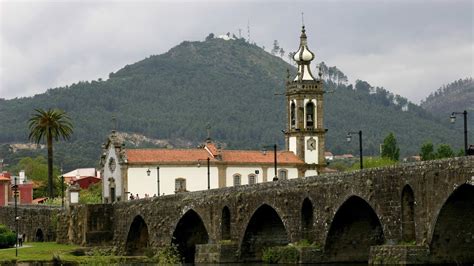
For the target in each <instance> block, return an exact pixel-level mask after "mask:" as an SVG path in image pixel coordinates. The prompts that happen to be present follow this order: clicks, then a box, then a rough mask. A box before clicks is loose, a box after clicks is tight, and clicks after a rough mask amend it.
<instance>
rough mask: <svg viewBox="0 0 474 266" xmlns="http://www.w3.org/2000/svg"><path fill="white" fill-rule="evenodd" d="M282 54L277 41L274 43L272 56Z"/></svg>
mask: <svg viewBox="0 0 474 266" xmlns="http://www.w3.org/2000/svg"><path fill="white" fill-rule="evenodd" d="M279 52H280V45H279V44H278V41H277V40H274V41H273V49H272V51H271V54H272V55H277V54H278V53H279Z"/></svg>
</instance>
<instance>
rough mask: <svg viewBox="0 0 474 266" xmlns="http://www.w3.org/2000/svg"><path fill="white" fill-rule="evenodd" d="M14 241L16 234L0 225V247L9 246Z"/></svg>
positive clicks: (12, 244)
mask: <svg viewBox="0 0 474 266" xmlns="http://www.w3.org/2000/svg"><path fill="white" fill-rule="evenodd" d="M15 243H16V234H15V233H14V232H13V231H11V230H10V229H8V228H7V227H6V226H5V225H0V248H10V247H13V246H14V245H15Z"/></svg>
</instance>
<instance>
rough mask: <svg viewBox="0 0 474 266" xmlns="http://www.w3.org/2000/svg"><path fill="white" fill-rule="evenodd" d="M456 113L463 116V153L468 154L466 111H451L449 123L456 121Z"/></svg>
mask: <svg viewBox="0 0 474 266" xmlns="http://www.w3.org/2000/svg"><path fill="white" fill-rule="evenodd" d="M456 115H463V116H464V155H465V156H467V155H468V148H467V111H466V110H464V112H452V113H451V116H450V117H449V118H450V120H451V123H452V124H454V123H455V122H456Z"/></svg>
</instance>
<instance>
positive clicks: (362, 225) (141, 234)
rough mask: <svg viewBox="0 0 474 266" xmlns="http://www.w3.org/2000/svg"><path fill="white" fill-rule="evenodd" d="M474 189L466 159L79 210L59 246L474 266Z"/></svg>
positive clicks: (65, 222) (190, 255)
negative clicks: (276, 248) (304, 244)
mask: <svg viewBox="0 0 474 266" xmlns="http://www.w3.org/2000/svg"><path fill="white" fill-rule="evenodd" d="M473 185H474V157H461V158H454V159H446V160H437V161H428V162H421V163H410V164H400V165H396V166H391V167H385V168H375V169H365V170H362V171H355V172H348V173H338V174H328V175H322V176H317V177H306V178H299V179H294V180H285V181H283V180H282V181H277V182H268V183H262V184H257V185H250V186H237V187H228V188H222V189H214V190H210V191H199V192H192V193H179V194H176V195H169V196H163V197H157V198H150V199H141V200H135V201H128V202H119V203H114V204H112V205H110V204H109V205H107V204H99V205H88V206H74V207H73V208H71V209H70V210H68V211H64V212H63V213H62V214H61V215H60V217H59V219H58V221H60V224H61V225H60V226H59V227H58V234H57V235H58V238H57V239H58V241H59V242H73V243H77V244H81V245H109V246H114V247H116V250H117V252H118V253H121V254H127V250H129V249H130V247H134V248H136V247H148V248H151V249H158V248H160V247H164V246H168V245H170V243H175V244H178V245H180V249H179V250H180V252H182V254H183V256H185V257H186V261H188V262H193V261H195V258H197V259H198V261H204V262H205V261H213V262H219V261H220V260H222V261H226V262H230V261H231V260H234V261H252V260H255V261H258V260H260V257H259V254H261V251H262V248H263V247H264V246H272V245H281V244H285V243H295V242H299V241H301V240H303V239H308V240H309V239H310V240H311V241H312V242H314V243H316V244H315V246H317V247H319V249H320V250H321V251H318V252H316V253H315V252H311V251H308V252H306V253H307V254H310V253H313V254H317V257H318V259H317V260H318V261H317V262H326V263H327V262H356V261H360V262H369V261H370V262H371V263H384V261H386V262H389V261H390V262H391V263H392V262H393V260H391V259H386V260H384V259H383V256H385V255H383V254H392V255H390V256H392V257H393V258H400V259H399V261H400V262H401V263H403V262H405V263H408V262H416V263H421V262H424V263H427V262H431V263H436V262H471V263H472V262H473V261H474V234H473V231H474V196H473V195H474V186H473ZM407 186H409V189H407ZM404 191H405V192H404ZM406 191H409V193H412V195H410V196H409V197H405V196H403V195H402V194H404V193H407V192H406ZM402 198H404V199H406V198H407V199H408V200H403V199H402ZM412 199H413V200H412ZM303 203H304V204H303ZM407 204H408V205H409V206H402V205H407ZM12 209H13V208H10V207H9V208H0V214H1V216H0V223H5V222H4V221H6V220H11V219H9V218H8V219H5V217H7V216H8V217H11V215H12V213H11V210H12ZM402 209H404V210H407V209H408V210H411V211H403V212H402ZM224 210H225V211H224ZM28 211H31V212H34V211H36V210H34V209H29V210H28ZM28 211H27V210H26V209H25V210H24V212H28ZM51 212H55V211H52V210H51ZM43 215H44V219H45V220H47V217H50V216H51V215H50V214H46V213H44V214H43ZM24 216H25V217H27V216H28V215H25V214H24ZM402 216H403V217H402ZM406 216H408V217H406ZM223 217H225V218H223ZM402 220H403V221H404V224H410V225H412V226H404V227H402V222H401V221H402ZM410 221H411V222H410ZM7 224H9V225H11V223H8V222H7ZM45 224H48V222H45ZM132 227H133V228H132ZM177 228H178V229H177ZM270 228H272V229H271V230H272V232H275V233H273V234H269V233H268V232H269V230H270ZM403 228H404V229H403ZM407 228H408V229H407ZM413 228H414V233H413V234H411V233H406V232H402V231H406V230H413ZM44 230H47V229H44ZM183 230H185V231H187V232H189V233H183ZM31 232H32V231H31ZM28 234H29V235H31V234H32V233H28ZM131 234H134V235H131ZM410 237H411V238H413V239H410ZM407 240H408V241H409V243H407V242H406V241H407ZM131 242H134V243H131ZM204 244H206V246H201V245H204ZM212 245H215V246H214V247H213V246H212ZM371 247H372V248H371ZM222 250H225V252H226V254H223V253H222V252H223V251H222ZM229 250H233V251H232V252H231V251H229ZM205 252H210V253H209V255H206V254H204V253H205ZM219 252H221V253H219ZM229 252H231V254H232V255H230V256H229V255H228V254H229ZM211 253H212V254H211ZM306 253H304V252H303V253H301V254H306ZM137 254H138V253H137ZM380 254H382V255H380ZM417 254H418V255H417ZM313 256H314V255H313ZM381 256H382V257H381ZM387 256H388V255H387ZM219 258H221V259H219ZM300 261H302V262H310V261H308V258H300ZM314 262H316V261H314Z"/></svg>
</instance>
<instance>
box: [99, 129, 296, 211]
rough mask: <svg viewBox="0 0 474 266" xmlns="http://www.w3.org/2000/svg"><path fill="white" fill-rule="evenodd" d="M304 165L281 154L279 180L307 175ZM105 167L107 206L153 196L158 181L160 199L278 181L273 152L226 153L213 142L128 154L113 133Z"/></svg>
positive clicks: (107, 144) (286, 152)
mask: <svg viewBox="0 0 474 266" xmlns="http://www.w3.org/2000/svg"><path fill="white" fill-rule="evenodd" d="M208 158H209V173H210V175H209V176H210V179H209V184H208V180H207V159H208ZM304 165H305V163H304V161H302V160H301V159H300V158H298V157H297V156H296V155H295V154H294V153H293V152H291V151H278V152H277V175H278V177H279V178H280V179H288V178H297V177H302V176H304V172H303V171H304ZM157 167H159V169H158V168H157ZM101 168H102V169H101V171H102V174H101V175H102V177H103V193H102V194H103V198H104V202H112V201H116V200H127V199H129V197H130V194H133V195H134V197H136V194H138V195H139V197H140V198H143V197H145V194H148V195H149V196H154V195H156V194H157V193H158V180H159V189H160V190H159V192H160V194H174V193H176V192H181V191H197V190H205V189H207V187H208V185H209V187H210V188H220V187H227V186H234V185H247V184H254V183H261V182H267V181H271V180H273V178H274V176H275V174H274V153H273V151H267V152H262V151H251V150H221V149H219V148H218V147H217V146H216V145H215V144H214V143H213V142H211V141H207V142H206V143H205V144H204V145H203V147H202V148H197V149H125V148H124V147H123V145H122V143H121V142H120V141H119V140H118V138H117V136H116V134H115V133H114V132H112V134H111V135H110V136H109V138H108V142H107V143H106V145H105V148H104V152H103V154H102V158H101ZM158 171H159V172H158ZM158 176H159V178H158ZM129 193H130V194H129Z"/></svg>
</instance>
